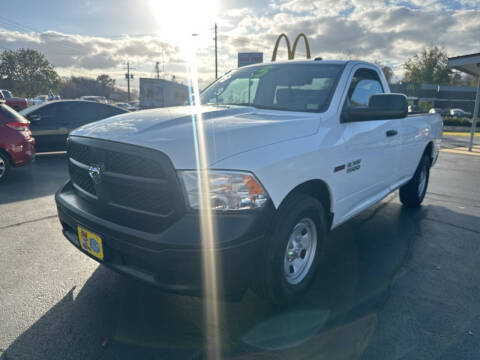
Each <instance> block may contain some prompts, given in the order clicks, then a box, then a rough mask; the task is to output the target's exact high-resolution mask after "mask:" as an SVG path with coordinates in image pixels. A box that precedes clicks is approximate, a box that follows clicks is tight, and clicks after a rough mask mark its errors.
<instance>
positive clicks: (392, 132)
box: [385, 130, 398, 136]
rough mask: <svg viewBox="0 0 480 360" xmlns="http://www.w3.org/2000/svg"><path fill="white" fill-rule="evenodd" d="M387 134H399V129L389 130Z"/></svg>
mask: <svg viewBox="0 0 480 360" xmlns="http://www.w3.org/2000/svg"><path fill="white" fill-rule="evenodd" d="M385 134H386V135H387V136H395V135H397V134H398V132H397V130H387V132H386V133H385Z"/></svg>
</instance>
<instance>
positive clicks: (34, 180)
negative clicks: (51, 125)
mask: <svg viewBox="0 0 480 360" xmlns="http://www.w3.org/2000/svg"><path fill="white" fill-rule="evenodd" d="M67 179H68V163H67V157H66V153H65V152H55V153H40V154H37V157H36V160H35V162H33V163H31V164H27V165H25V166H22V167H19V168H12V169H11V171H10V174H9V177H8V178H7V179H6V181H5V182H4V183H2V184H0V204H6V203H11V202H15V201H22V200H28V199H34V198H38V197H42V196H48V195H53V194H54V193H55V192H56V191H57V190H58V189H59V188H60V186H61V185H62V184H63V183H64V182H65V181H67Z"/></svg>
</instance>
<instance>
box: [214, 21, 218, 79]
mask: <svg viewBox="0 0 480 360" xmlns="http://www.w3.org/2000/svg"><path fill="white" fill-rule="evenodd" d="M217 54H218V51H217V23H215V79H217V78H218V56H217Z"/></svg>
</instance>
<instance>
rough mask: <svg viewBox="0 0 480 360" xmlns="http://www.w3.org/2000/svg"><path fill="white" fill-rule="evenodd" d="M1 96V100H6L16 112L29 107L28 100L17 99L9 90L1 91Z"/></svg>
mask: <svg viewBox="0 0 480 360" xmlns="http://www.w3.org/2000/svg"><path fill="white" fill-rule="evenodd" d="M0 94H1V95H0V100H5V103H6V104H7V105H8V106H10V107H11V108H12V109H14V110H15V111H20V110H22V109H25V108H26V107H28V101H27V99H25V98H19V97H15V96H13V94H12V93H11V91H9V90H5V89H0Z"/></svg>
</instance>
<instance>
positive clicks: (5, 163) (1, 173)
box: [0, 152, 10, 182]
mask: <svg viewBox="0 0 480 360" xmlns="http://www.w3.org/2000/svg"><path fill="white" fill-rule="evenodd" d="M9 171H10V159H9V158H8V157H7V156H6V155H5V154H3V153H2V152H0V182H2V181H5V180H6V179H7V176H8V173H9Z"/></svg>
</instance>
